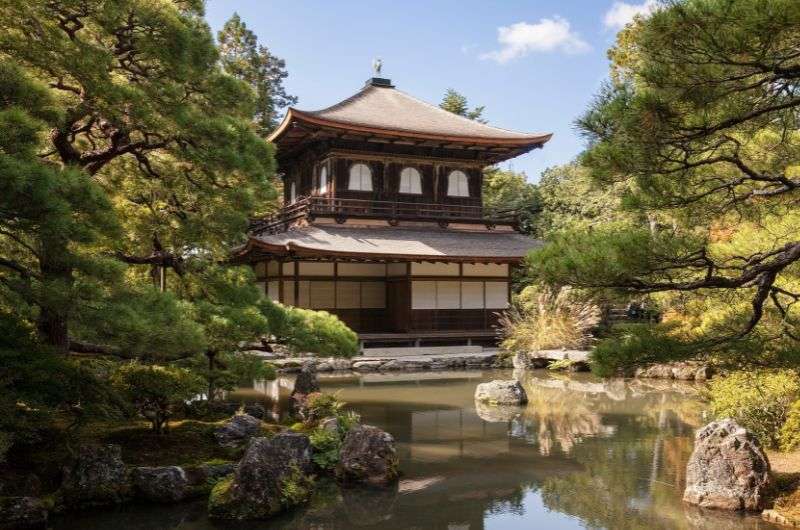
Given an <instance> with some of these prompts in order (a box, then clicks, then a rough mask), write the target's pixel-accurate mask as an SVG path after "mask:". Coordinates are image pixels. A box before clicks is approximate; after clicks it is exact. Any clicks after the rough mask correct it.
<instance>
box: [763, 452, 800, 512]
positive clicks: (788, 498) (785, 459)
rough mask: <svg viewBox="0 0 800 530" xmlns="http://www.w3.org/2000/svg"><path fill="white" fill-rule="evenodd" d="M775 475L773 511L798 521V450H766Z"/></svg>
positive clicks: (799, 483)
mask: <svg viewBox="0 0 800 530" xmlns="http://www.w3.org/2000/svg"><path fill="white" fill-rule="evenodd" d="M767 457H768V458H769V463H770V465H771V467H772V473H773V475H774V477H775V489H776V495H777V498H776V499H775V511H777V512H778V513H779V514H781V515H782V516H784V517H786V518H787V519H790V520H792V521H800V451H793V452H791V453H781V452H778V451H767Z"/></svg>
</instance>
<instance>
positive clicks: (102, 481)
mask: <svg viewBox="0 0 800 530" xmlns="http://www.w3.org/2000/svg"><path fill="white" fill-rule="evenodd" d="M131 492H132V485H131V481H130V477H129V476H128V470H127V468H126V467H125V464H124V463H123V462H122V449H121V448H120V446H119V445H84V446H81V447H80V448H79V449H78V455H77V458H76V459H75V461H74V462H73V463H72V464H71V465H69V466H67V467H65V468H64V472H63V482H62V484H61V495H62V497H63V499H64V503H65V504H66V505H67V506H69V507H71V508H77V507H87V506H102V505H106V504H117V503H121V502H124V501H125V500H127V499H128V498H129V497H130V495H131Z"/></svg>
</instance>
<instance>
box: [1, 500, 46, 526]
mask: <svg viewBox="0 0 800 530" xmlns="http://www.w3.org/2000/svg"><path fill="white" fill-rule="evenodd" d="M46 525H47V507H46V506H45V504H44V503H43V502H42V501H41V500H40V499H37V498H35V497H0V528H2V529H6V528H8V529H11V528H44V527H45V526H46Z"/></svg>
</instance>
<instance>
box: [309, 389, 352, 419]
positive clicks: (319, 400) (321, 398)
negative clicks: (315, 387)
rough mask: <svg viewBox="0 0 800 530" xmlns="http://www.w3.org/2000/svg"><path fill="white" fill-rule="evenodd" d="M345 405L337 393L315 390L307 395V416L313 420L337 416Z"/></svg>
mask: <svg viewBox="0 0 800 530" xmlns="http://www.w3.org/2000/svg"><path fill="white" fill-rule="evenodd" d="M344 405H345V403H344V402H342V401H340V400H339V396H338V395H336V394H325V393H322V392H313V393H311V394H309V395H308V397H306V416H307V417H308V418H309V419H310V420H312V421H316V420H321V419H322V418H327V417H331V416H333V417H335V416H338V415H339V412H340V411H341V409H342V407H344Z"/></svg>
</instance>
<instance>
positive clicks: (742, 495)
mask: <svg viewBox="0 0 800 530" xmlns="http://www.w3.org/2000/svg"><path fill="white" fill-rule="evenodd" d="M769 471H770V468H769V461H768V460H767V456H766V455H765V454H764V451H763V450H762V449H761V446H760V444H759V443H758V440H757V439H756V437H755V436H754V435H753V434H752V433H750V432H749V431H748V430H747V429H745V428H744V427H742V426H740V425H739V424H738V423H736V422H735V421H733V420H731V419H725V420H720V421H715V422H712V423H709V424H708V425H706V426H705V427H703V428H702V429H700V430H699V431H697V435H696V436H695V445H694V451H693V452H692V456H691V458H690V459H689V464H688V466H687V468H686V490H685V491H684V493H683V500H684V501H685V502H687V503H689V504H695V505H698V506H700V507H703V508H717V509H720V510H750V511H754V510H760V509H762V508H763V507H764V504H765V501H766V498H765V497H766V495H767V491H768V490H769V487H770V477H769Z"/></svg>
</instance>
